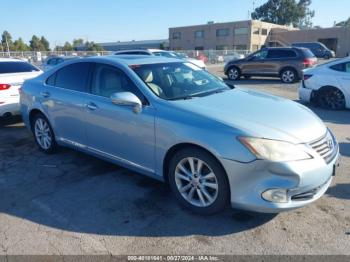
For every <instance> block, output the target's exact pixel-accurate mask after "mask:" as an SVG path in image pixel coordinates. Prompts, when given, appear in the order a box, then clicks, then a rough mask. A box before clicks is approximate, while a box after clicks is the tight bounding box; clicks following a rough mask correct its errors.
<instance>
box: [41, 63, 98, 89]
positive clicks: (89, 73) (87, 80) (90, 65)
mask: <svg viewBox="0 0 350 262" xmlns="http://www.w3.org/2000/svg"><path fill="white" fill-rule="evenodd" d="M79 63H87V64H89V69H88V76H87V79H86V84H85V91H79V90H74V89H69V88H65V87H61V86H56V81H57V74H58V72H59V71H61V70H62V69H64V68H66V67H68V66H71V65H75V64H79ZM92 64H93V62H89V61H79V62H74V63H71V64H68V65H65V66H63V67H60V68H58V69H57V70H56V71H55V72H54V73H53V74H51V75H50V76H48V77H47V78H46V79H45V82H44V84H45V86H49V87H54V88H59V89H62V90H67V91H71V92H77V93H80V94H88V93H89V80H90V75H91V68H92ZM53 75H55V81H54V85H50V84H48V83H47V82H48V80H49V78H50V77H51V76H53Z"/></svg>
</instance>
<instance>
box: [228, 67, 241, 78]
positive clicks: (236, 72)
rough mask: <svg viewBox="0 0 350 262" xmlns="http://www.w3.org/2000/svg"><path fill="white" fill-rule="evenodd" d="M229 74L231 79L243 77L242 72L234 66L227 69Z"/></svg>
mask: <svg viewBox="0 0 350 262" xmlns="http://www.w3.org/2000/svg"><path fill="white" fill-rule="evenodd" d="M227 76H228V78H229V79H230V80H239V79H240V78H241V72H240V70H239V69H238V68H237V67H235V66H234V67H231V68H230V69H229V70H228V71H227Z"/></svg>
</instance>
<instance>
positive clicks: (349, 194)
mask: <svg viewBox="0 0 350 262" xmlns="http://www.w3.org/2000/svg"><path fill="white" fill-rule="evenodd" d="M327 195H329V196H333V197H336V198H339V199H345V200H350V185H349V184H337V185H335V186H333V187H331V188H329V189H328V191H327Z"/></svg>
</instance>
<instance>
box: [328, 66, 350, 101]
mask: <svg viewBox="0 0 350 262" xmlns="http://www.w3.org/2000/svg"><path fill="white" fill-rule="evenodd" d="M331 69H333V70H335V74H336V77H337V79H338V82H339V84H340V86H341V89H342V91H343V93H344V95H345V96H346V100H347V101H349V99H350V62H346V63H341V64H337V65H335V66H332V67H331ZM348 103H349V102H348Z"/></svg>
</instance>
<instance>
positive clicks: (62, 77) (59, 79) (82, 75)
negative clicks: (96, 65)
mask: <svg viewBox="0 0 350 262" xmlns="http://www.w3.org/2000/svg"><path fill="white" fill-rule="evenodd" d="M89 69H90V63H85V62H80V63H75V64H71V65H68V66H65V67H63V68H61V69H60V70H59V71H57V72H56V75H57V76H56V80H55V86H57V87H61V88H66V89H70V90H75V91H79V92H86V90H87V88H86V85H87V80H88V74H89Z"/></svg>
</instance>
